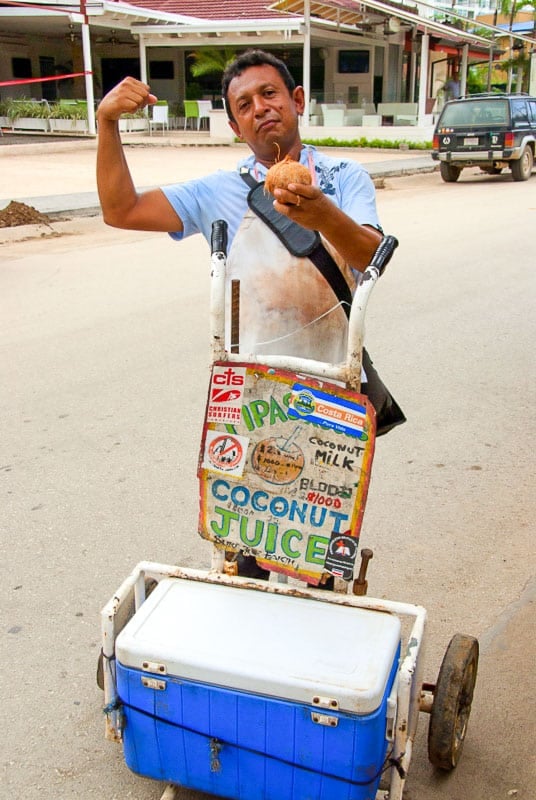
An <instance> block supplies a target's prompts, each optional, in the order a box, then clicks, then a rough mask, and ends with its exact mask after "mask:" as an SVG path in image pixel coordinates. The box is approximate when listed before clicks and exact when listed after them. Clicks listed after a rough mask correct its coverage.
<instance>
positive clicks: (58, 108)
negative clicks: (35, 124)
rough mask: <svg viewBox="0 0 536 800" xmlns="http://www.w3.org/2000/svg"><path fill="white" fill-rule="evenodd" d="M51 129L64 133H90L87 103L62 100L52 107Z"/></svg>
mask: <svg viewBox="0 0 536 800" xmlns="http://www.w3.org/2000/svg"><path fill="white" fill-rule="evenodd" d="M49 122H50V130H51V131H53V132H64V133H88V132H89V128H88V120H87V103H86V102H85V101H82V100H73V101H66V100H60V101H58V102H57V103H54V104H53V105H52V106H51V109H50V116H49Z"/></svg>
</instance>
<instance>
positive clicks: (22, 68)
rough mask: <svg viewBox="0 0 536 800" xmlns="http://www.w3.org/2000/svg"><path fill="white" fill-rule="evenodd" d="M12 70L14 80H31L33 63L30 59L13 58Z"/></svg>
mask: <svg viewBox="0 0 536 800" xmlns="http://www.w3.org/2000/svg"><path fill="white" fill-rule="evenodd" d="M11 70H12V72H13V77H14V78H31V77H32V62H31V60H30V59H29V58H12V59H11Z"/></svg>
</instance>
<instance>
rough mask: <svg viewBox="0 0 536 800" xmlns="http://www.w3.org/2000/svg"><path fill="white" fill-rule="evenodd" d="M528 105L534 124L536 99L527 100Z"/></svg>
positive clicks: (535, 120)
mask: <svg viewBox="0 0 536 800" xmlns="http://www.w3.org/2000/svg"><path fill="white" fill-rule="evenodd" d="M528 106H529V115H530V117H531V120H532V123H533V125H534V124H536V100H529V101H528Z"/></svg>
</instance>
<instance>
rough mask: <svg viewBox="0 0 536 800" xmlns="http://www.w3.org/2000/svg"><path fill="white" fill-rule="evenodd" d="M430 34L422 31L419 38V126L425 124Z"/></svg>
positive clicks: (421, 126)
mask: <svg viewBox="0 0 536 800" xmlns="http://www.w3.org/2000/svg"><path fill="white" fill-rule="evenodd" d="M429 50H430V35H429V34H428V33H423V35H422V38H421V68H420V70H419V100H418V104H419V105H418V110H417V113H418V120H417V124H418V126H419V127H420V128H423V127H424V126H425V124H426V123H425V116H426V98H427V97H428V65H429V63H430V54H429Z"/></svg>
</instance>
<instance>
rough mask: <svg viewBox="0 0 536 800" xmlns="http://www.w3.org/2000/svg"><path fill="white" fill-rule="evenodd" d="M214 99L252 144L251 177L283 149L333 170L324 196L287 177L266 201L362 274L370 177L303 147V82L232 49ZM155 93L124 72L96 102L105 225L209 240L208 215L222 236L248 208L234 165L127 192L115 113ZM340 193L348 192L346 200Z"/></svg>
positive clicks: (370, 229) (277, 65)
mask: <svg viewBox="0 0 536 800" xmlns="http://www.w3.org/2000/svg"><path fill="white" fill-rule="evenodd" d="M223 99H224V102H225V106H226V109H227V114H228V116H229V123H230V126H231V128H232V129H233V131H234V133H235V134H236V136H238V137H239V138H240V139H243V140H244V141H245V142H246V143H247V144H248V145H249V147H250V148H251V150H252V153H253V155H252V157H251V158H250V159H249V160H248V163H249V164H251V166H252V168H253V169H254V170H256V172H257V174H258V176H259V178H262V177H263V176H264V175H265V174H266V171H267V169H268V168H269V167H270V166H272V164H273V163H274V162H275V161H276V160H281V159H283V158H284V157H285V156H286V155H290V156H291V157H292V158H294V159H296V160H301V161H302V162H303V163H305V164H307V162H308V160H309V159H310V158H311V156H309V154H310V153H312V160H313V161H314V164H315V167H316V170H317V172H321V173H326V171H329V170H331V171H332V175H331V178H332V179H333V180H331V182H330V183H329V185H328V187H327V188H328V191H329V192H330V196H329V197H328V195H327V194H326V193H325V192H323V191H322V190H321V188H319V186H316V185H312V186H304V185H300V186H297V185H295V184H292V185H290V186H289V187H288V189H286V190H284V189H278V190H276V192H275V208H276V210H277V211H278V212H279V213H280V214H284V215H285V216H288V217H290V218H291V219H292V220H294V221H296V222H298V223H299V224H300V225H301V226H302V227H304V228H308V229H310V230H318V231H319V232H320V234H321V235H322V236H323V237H324V238H325V239H326V240H327V241H328V242H330V243H331V244H332V245H333V247H334V248H335V249H336V250H337V251H338V252H339V253H340V255H341V256H342V258H344V259H345V260H346V261H347V262H348V263H349V264H350V265H351V267H353V268H354V269H357V270H360V271H363V270H364V269H365V268H366V266H367V265H368V263H369V261H370V258H371V256H372V254H373V253H374V251H375V249H376V247H377V246H378V244H379V242H380V241H381V238H382V234H381V233H380V231H379V224H378V220H377V214H376V207H375V198H374V187H373V184H372V182H371V180H370V178H369V176H368V174H367V173H366V172H365V171H364V170H363V169H362V168H361V167H359V166H358V165H356V164H355V162H339V161H335V160H334V159H327V158H325V157H321V156H320V155H319V154H318V153H316V151H314V150H312V149H308V150H305V149H304V148H303V147H302V143H301V139H300V133H299V129H298V119H299V116H300V115H302V114H303V113H304V102H305V101H304V92H303V87H301V86H295V85H294V81H293V79H292V77H291V75H290V73H289V72H288V70H287V68H286V66H285V64H284V63H283V62H282V61H279V59H276V58H275V57H274V56H272V55H271V54H269V53H264V52H262V51H251V52H249V53H246V54H244V55H242V56H239V57H238V59H237V60H236V61H235V62H233V63H232V64H231V65H230V66H229V67H228V69H227V70H226V72H225V75H224V78H223ZM156 100H157V98H156V97H155V96H154V95H152V94H151V93H150V89H149V87H148V86H147V85H146V84H144V83H142V82H140V81H137V80H135V79H134V78H126V79H125V80H123V81H122V82H121V83H120V84H118V86H116V87H115V88H114V89H112V90H111V91H110V92H109V93H108V94H107V95H106V96H105V97H104V99H103V100H102V102H101V104H100V106H99V108H98V111H97V120H98V126H99V137H98V154H97V183H98V189H99V197H100V201H101V205H102V211H103V215H104V220H105V222H106V223H107V224H109V225H113V226H115V227H118V228H127V229H132V230H151V231H167V232H169V233H172V234H173V235H174V237H175V238H177V239H180V238H182V236H183V235H189V234H191V233H194V232H197V231H202V232H203V234H204V235H205V237H206V238H207V240H210V227H211V224H212V221H214V220H215V219H225V220H226V221H227V223H228V226H229V243H231V242H232V240H233V238H234V235H235V233H236V231H237V229H238V227H239V223H240V220H241V218H242V216H243V214H244V213H245V211H246V208H247V205H246V198H247V194H248V187H247V185H245V184H244V182H243V181H242V180H241V179H240V176H239V174H238V172H236V173H234V172H233V173H216V175H214V176H210V177H209V178H207V179H200V180H199V181H195V182H190V183H189V184H186V186H187V187H188V188H187V189H186V190H184V189H182V188H181V187H180V185H179V186H176V187H165V188H163V189H156V190H151V191H148V192H144V193H143V194H138V193H137V192H136V190H135V188H134V185H133V182H132V179H131V176H130V173H129V170H128V166H127V162H126V159H125V156H124V153H123V149H122V146H121V139H120V136H119V128H118V120H119V118H120V116H121V114H123V113H132V112H134V111H137V110H139V109H141V108H145V107H146V106H148V105H151V104H153V103H156ZM336 171H338V174H335V172H336ZM346 178H348V179H346ZM341 179H342V180H341ZM344 179H346V180H344ZM352 182H353V186H352V189H351V192H350V183H352ZM214 190H217V194H216V196H215V195H214ZM345 191H348V193H349V194H351V197H349V199H348V200H347V199H346V197H345V196H344V192H345ZM196 192H197V196H196ZM192 205H193V206H194V207H193V208H192V207H191V206H192ZM346 208H348V211H346V210H345V209H346ZM354 209H355V212H357V213H359V214H360V218H359V219H357V218H355V215H354Z"/></svg>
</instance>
